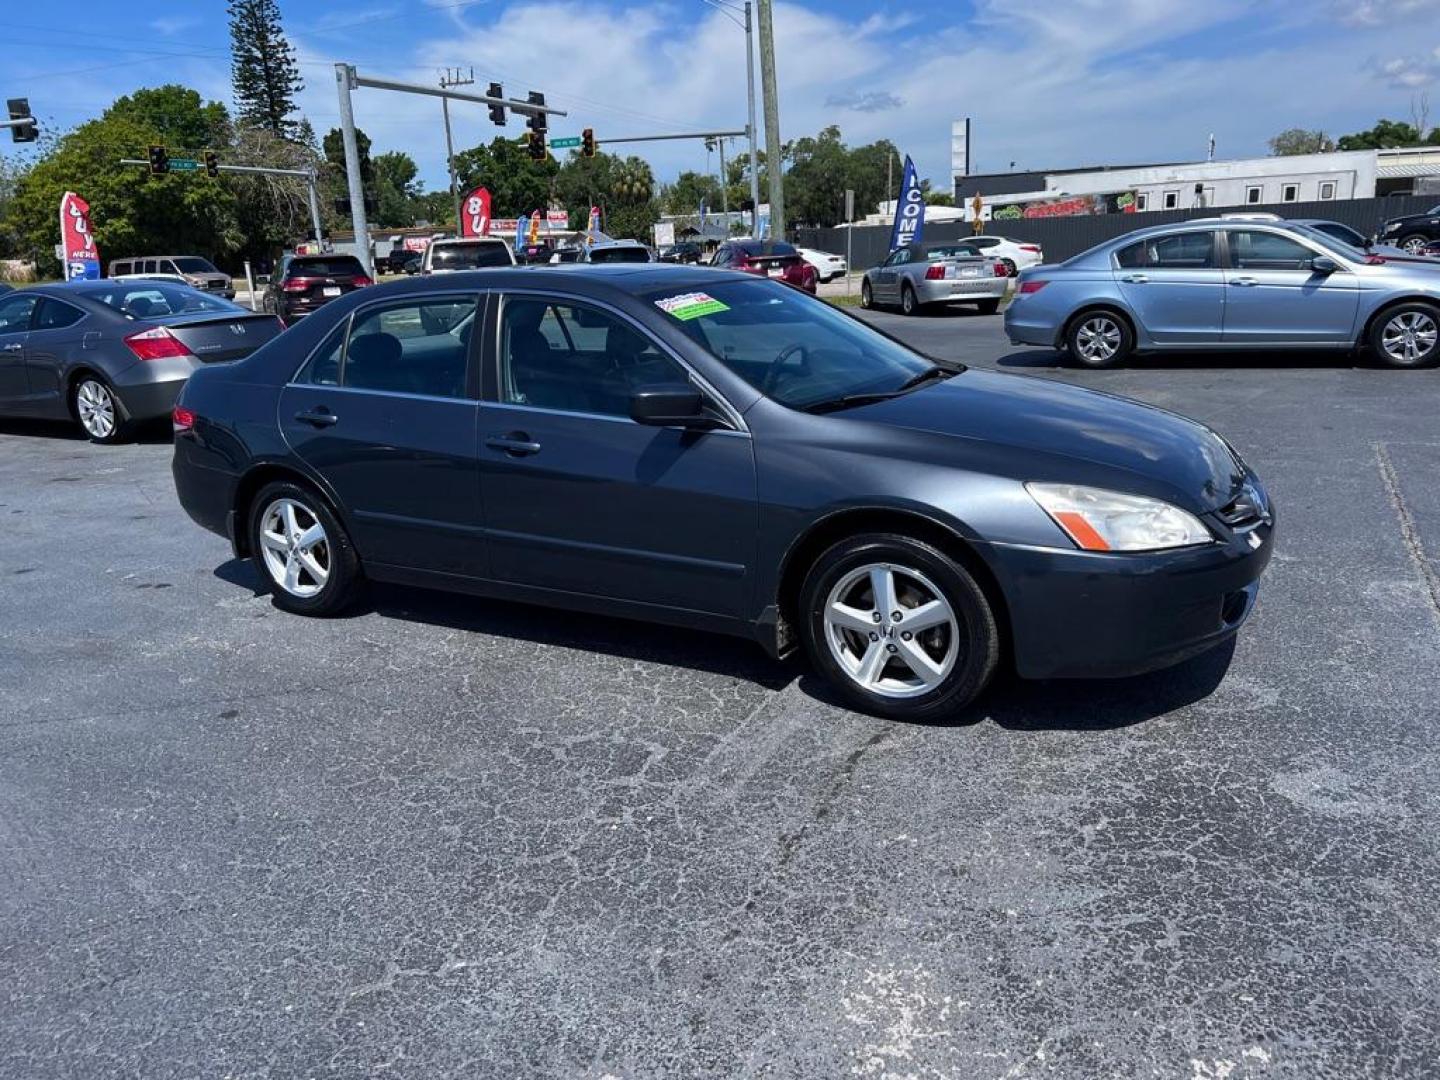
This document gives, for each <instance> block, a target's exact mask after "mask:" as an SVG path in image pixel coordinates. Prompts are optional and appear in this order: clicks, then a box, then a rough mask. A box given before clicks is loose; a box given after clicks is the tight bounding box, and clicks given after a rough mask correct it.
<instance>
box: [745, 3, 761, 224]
mask: <svg viewBox="0 0 1440 1080" xmlns="http://www.w3.org/2000/svg"><path fill="white" fill-rule="evenodd" d="M745 73H746V79H747V85H748V86H749V91H750V127H749V128H748V131H749V134H750V205H751V210H750V231H751V232H752V233H754V234H755V239H757V240H758V239H760V155H759V154H758V153H757V152H756V145H757V143H756V139H757V138H758V136H757V135H756V133H755V34H754V31H753V30H752V29H751V26H750V0H745Z"/></svg>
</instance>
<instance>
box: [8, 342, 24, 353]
mask: <svg viewBox="0 0 1440 1080" xmlns="http://www.w3.org/2000/svg"><path fill="white" fill-rule="evenodd" d="M24 347H25V346H24V345H21V344H18V343H12V344H10V345H6V346H5V351H6V352H19V351H20V350H21V349H23V348H24Z"/></svg>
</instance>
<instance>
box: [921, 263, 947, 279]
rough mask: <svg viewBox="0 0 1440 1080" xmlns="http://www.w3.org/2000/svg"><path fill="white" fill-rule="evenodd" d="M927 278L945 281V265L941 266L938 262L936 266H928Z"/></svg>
mask: <svg viewBox="0 0 1440 1080" xmlns="http://www.w3.org/2000/svg"><path fill="white" fill-rule="evenodd" d="M925 280H926V281H944V280H945V267H943V266H941V265H940V264H939V263H936V264H935V265H934V266H930V267H926V269H925Z"/></svg>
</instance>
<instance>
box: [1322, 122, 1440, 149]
mask: <svg viewBox="0 0 1440 1080" xmlns="http://www.w3.org/2000/svg"><path fill="white" fill-rule="evenodd" d="M1335 145H1336V147H1337V148H1338V149H1340V150H1390V149H1393V148H1394V147H1398V146H1440V128H1437V129H1436V130H1435V131H1432V132H1430V135H1429V137H1428V138H1424V139H1422V138H1421V137H1420V132H1418V131H1416V130H1415V125H1414V124H1407V123H1406V122H1405V121H1403V120H1377V121H1375V126H1374V127H1372V128H1370V130H1368V131H1356V132H1353V133H1351V134H1349V135H1341V136H1340V139H1339V141H1338V142H1337V143H1336V144H1335Z"/></svg>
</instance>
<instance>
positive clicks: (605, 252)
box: [590, 247, 650, 263]
mask: <svg viewBox="0 0 1440 1080" xmlns="http://www.w3.org/2000/svg"><path fill="white" fill-rule="evenodd" d="M590 261H591V262H592V263H612V262H614V263H643V262H649V261H650V252H648V251H646V250H645V249H644V248H643V247H614V248H594V249H592V250H591V252H590Z"/></svg>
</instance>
